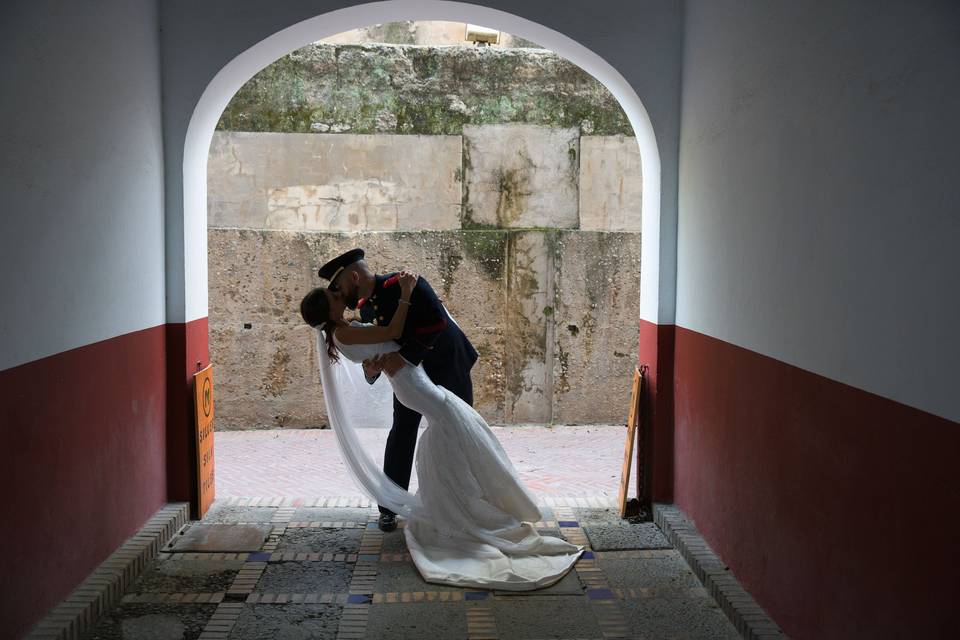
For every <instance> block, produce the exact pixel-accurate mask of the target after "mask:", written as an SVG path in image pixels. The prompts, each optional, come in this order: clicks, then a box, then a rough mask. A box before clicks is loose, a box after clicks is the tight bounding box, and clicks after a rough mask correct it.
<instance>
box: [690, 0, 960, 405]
mask: <svg viewBox="0 0 960 640" xmlns="http://www.w3.org/2000/svg"><path fill="white" fill-rule="evenodd" d="M686 17H687V25H686V32H685V36H686V50H685V56H684V82H683V87H684V89H683V110H682V118H683V135H682V150H681V164H680V169H681V172H682V176H681V191H680V215H679V225H680V227H679V228H680V233H679V241H678V250H679V264H678V274H677V283H678V294H677V296H678V297H677V324H678V325H680V326H683V327H685V328H688V329H693V330H695V331H697V332H700V333H703V334H706V335H709V336H712V337H715V338H719V339H721V340H724V341H726V342H729V343H733V344H735V345H738V346H740V347H744V348H746V349H750V350H752V351H755V352H758V353H761V354H763V355H766V356H769V357H773V358H776V359H778V360H782V361H784V362H787V363H790V364H792V365H795V366H798V367H800V368H802V369H806V370H808V371H812V372H814V373H818V374H820V375H823V376H825V377H828V378H831V379H833V380H836V381H839V382H843V383H846V384H849V385H852V386H854V387H857V388H860V389H864V390H866V391H869V392H871V393H875V394H878V395H880V396H883V397H885V398H889V399H892V400H896V401H898V402H901V403H904V404H907V405H910V406H913V407H916V408H919V409H922V410H924V411H928V412H930V413H933V414H936V415H938V416H942V417H945V418H948V419H950V420H954V421H957V420H960V387H958V376H957V373H956V371H957V363H958V361H960V339H958V337H957V331H958V327H960V257H958V256H960V251H958V248H957V244H958V241H960V215H958V211H960V204H958V203H960V179H958V177H960V174H958V170H957V160H956V153H957V146H958V143H960V133H958V125H957V114H958V113H960V7H958V6H957V5H956V4H951V3H943V4H941V5H936V3H893V5H890V6H884V7H883V8H877V7H873V6H871V5H870V4H869V3H861V4H858V3H839V4H838V6H836V7H829V8H828V7H822V8H817V9H814V8H811V7H805V6H803V3H799V4H795V5H783V6H779V7H776V8H774V7H768V8H766V9H764V10H760V9H759V8H758V7H757V6H756V5H755V4H753V3H750V2H731V3H715V2H708V1H701V2H691V3H689V5H688V8H687V16H686ZM747 54H748V55H747Z"/></svg>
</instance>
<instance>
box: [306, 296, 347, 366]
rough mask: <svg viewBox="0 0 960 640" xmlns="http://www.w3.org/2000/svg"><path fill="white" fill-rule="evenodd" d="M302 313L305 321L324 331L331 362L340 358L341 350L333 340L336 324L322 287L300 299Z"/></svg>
mask: <svg viewBox="0 0 960 640" xmlns="http://www.w3.org/2000/svg"><path fill="white" fill-rule="evenodd" d="M300 315H301V316H302V317H303V321H304V322H306V323H307V324H308V325H310V326H311V327H314V328H315V329H320V330H322V331H323V339H324V342H326V344H327V355H328V356H330V360H331V362H336V361H337V360H339V359H340V352H339V351H337V345H336V344H334V342H333V330H334V328H335V327H336V324H335V323H334V321H333V320H331V319H330V301H329V300H328V299H327V296H326V294H324V292H323V288H322V287H317V288H316V289H313V290H311V291H310V293H308V294H307V295H305V296H304V297H303V300H301V301H300Z"/></svg>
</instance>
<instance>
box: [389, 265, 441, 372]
mask: <svg viewBox="0 0 960 640" xmlns="http://www.w3.org/2000/svg"><path fill="white" fill-rule="evenodd" d="M410 302H411V303H412V304H413V309H411V311H412V312H413V313H412V314H411V315H412V316H413V318H409V317H408V318H407V323H408V324H409V325H410V326H409V329H407V330H405V331H404V338H405V341H404V344H403V346H402V347H401V348H400V351H399V353H400V356H401V357H402V358H403V359H404V360H406V361H407V362H409V363H410V364H412V365H414V366H416V365H418V364H420V363H421V362H422V361H423V359H424V357H426V355H427V353H429V352H430V350H431V349H433V345H434V343H435V342H436V341H437V338H439V337H440V335H441V334H442V333H443V330H444V329H446V327H447V314H446V313H445V312H444V310H443V303H441V302H440V298H438V297H437V294H436V293H434V291H433V287H431V286H430V283H429V282H427V281H426V279H424V278H420V279H419V280H417V286H416V288H415V289H414V290H413V295H412V296H411V298H410ZM411 320H413V322H411Z"/></svg>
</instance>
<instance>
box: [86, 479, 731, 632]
mask: <svg viewBox="0 0 960 640" xmlns="http://www.w3.org/2000/svg"><path fill="white" fill-rule="evenodd" d="M264 502H266V503H267V504H261V503H264ZM251 503H255V504H251ZM547 503H550V504H547ZM578 503H579V504H578ZM364 504H367V506H363V505H364ZM541 512H542V517H543V520H542V522H539V523H536V524H537V527H538V528H539V529H541V530H543V531H552V532H555V533H559V535H562V536H563V537H564V538H566V539H568V540H570V541H571V542H574V543H576V544H582V545H585V546H586V547H587V551H586V552H585V553H584V554H583V556H582V557H581V559H580V560H579V561H578V562H577V564H576V566H575V568H574V570H573V571H572V572H571V573H570V574H568V575H567V576H566V577H565V578H564V579H563V580H562V581H561V582H559V583H558V584H557V585H555V586H553V587H550V588H548V589H543V590H540V591H535V592H527V593H523V594H516V593H509V594H508V593H501V592H493V591H484V590H479V589H457V588H452V587H446V586H442V585H433V584H429V583H426V582H424V581H423V580H422V578H421V577H420V575H419V574H418V573H417V571H416V568H415V567H414V565H413V564H412V562H411V560H410V556H409V553H408V552H407V549H406V545H405V542H404V538H403V533H402V530H401V529H398V530H397V531H394V532H391V533H388V534H384V533H382V532H380V531H379V530H378V529H377V528H376V515H377V512H376V509H375V508H374V507H373V506H370V505H369V503H365V501H363V500H360V499H357V498H347V497H341V498H314V499H310V500H302V499H299V498H297V499H294V498H280V497H277V498H271V499H250V498H236V497H235V498H229V499H221V500H218V501H217V502H215V503H214V505H213V506H212V508H211V510H210V511H209V512H208V514H207V515H206V517H205V518H204V521H203V523H196V522H194V523H190V524H188V525H187V529H186V530H187V531H188V532H189V529H190V528H191V527H197V526H199V525H200V524H204V525H206V524H216V525H217V526H219V527H225V528H231V527H237V528H239V527H242V526H244V523H254V524H265V525H269V526H270V527H271V533H270V535H269V536H268V537H267V539H266V540H265V541H264V542H263V544H262V546H261V548H260V549H259V550H257V551H254V552H222V551H217V550H207V551H190V552H179V553H178V552H171V551H170V549H176V548H177V546H176V545H175V544H173V545H167V546H166V547H164V551H162V552H161V553H160V554H159V556H158V559H157V560H155V561H153V562H152V563H150V564H149V565H148V566H147V567H146V568H145V570H144V571H143V572H142V573H141V575H140V577H139V578H138V579H137V580H136V581H134V582H132V583H131V584H130V585H129V586H128V587H127V589H126V592H125V594H124V596H123V598H122V600H121V602H120V604H119V605H117V606H116V607H114V608H113V609H112V610H110V611H108V612H107V613H106V614H104V615H103V616H102V617H101V618H100V620H99V621H98V622H97V624H96V625H95V626H94V627H93V628H92V629H91V630H90V631H88V632H87V633H86V634H84V636H83V638H84V639H85V640H107V639H111V640H113V639H120V638H123V639H158V640H159V639H167V638H169V639H174V638H177V639H180V638H186V639H188V640H193V639H197V638H199V639H203V640H207V639H213V638H220V639H227V640H229V639H240V638H276V639H288V638H289V639H301V638H330V639H343V640H348V639H371V640H373V639H377V640H379V639H381V638H387V639H393V638H397V639H402V638H410V639H415V640H429V639H432V638H438V639H446V638H450V639H457V640H459V639H467V640H472V639H478V640H479V639H490V640H497V639H503V640H538V639H545V638H558V639H568V640H572V639H574V638H590V639H601V638H642V639H654V638H656V639H661V638H676V639H707V638H717V639H721V640H724V639H734V638H738V637H739V635H738V634H737V632H736V630H735V629H734V628H733V626H732V625H731V624H730V622H728V620H727V618H726V617H725V615H724V613H723V612H722V611H721V609H720V608H719V607H718V606H717V604H716V602H715V601H714V600H713V599H712V598H711V597H710V595H709V594H708V593H707V592H706V591H705V590H704V588H703V587H702V586H701V585H700V583H699V582H698V580H697V578H696V577H695V576H694V575H693V573H692V572H691V570H690V568H689V567H688V566H687V564H686V562H685V561H684V560H683V558H682V557H681V556H680V555H679V553H678V552H677V551H676V550H674V549H672V548H669V545H667V548H663V547H664V545H663V539H662V537H658V535H657V533H656V531H652V530H651V527H653V528H654V529H655V528H656V527H655V525H652V524H651V523H640V524H631V523H628V522H625V521H622V520H621V519H620V518H619V516H618V515H617V513H616V512H615V510H614V509H613V507H612V501H610V500H606V501H604V500H602V499H600V498H598V497H591V498H572V499H561V498H545V499H544V504H543V505H542V506H541ZM587 527H591V528H592V529H593V530H594V531H600V530H602V529H603V528H604V527H605V528H607V529H609V530H610V531H614V532H616V533H615V534H610V533H609V532H607V534H606V535H607V538H608V539H610V540H614V541H615V543H616V544H614V545H613V546H615V547H616V548H617V549H618V550H617V551H596V550H592V549H591V548H590V539H589V538H588V534H587V533H586V532H585V529H586V528H587ZM631 528H636V531H630V529H631ZM216 543H217V544H223V545H224V546H228V545H229V535H224V536H218V537H217V539H216ZM627 546H629V547H631V548H628V549H625V548H623V547H627Z"/></svg>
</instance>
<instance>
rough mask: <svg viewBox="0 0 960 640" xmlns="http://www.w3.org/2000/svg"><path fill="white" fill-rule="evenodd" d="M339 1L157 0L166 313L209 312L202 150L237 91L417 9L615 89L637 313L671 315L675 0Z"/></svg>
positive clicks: (172, 317) (175, 317)
mask: <svg viewBox="0 0 960 640" xmlns="http://www.w3.org/2000/svg"><path fill="white" fill-rule="evenodd" d="M345 4H346V3H343V2H333V1H328V2H286V3H281V4H276V3H274V4H270V5H269V6H267V5H266V4H265V3H255V2H250V3H241V4H240V5H239V6H238V5H237V3H236V2H229V1H227V0H214V1H210V2H204V3H194V2H188V1H185V0H170V1H165V2H163V3H161V26H162V36H161V45H162V47H161V49H162V59H163V78H164V138H165V143H166V156H167V162H166V167H167V174H166V175H167V293H168V296H167V318H168V322H189V321H192V320H195V319H198V318H203V317H205V316H206V315H207V286H206V283H207V272H206V269H207V264H206V159H207V151H208V148H209V144H210V137H211V135H212V132H213V129H214V126H215V124H216V121H217V119H218V118H219V116H220V114H221V112H222V111H223V109H224V108H225V107H226V105H227V102H228V101H229V100H230V98H231V97H232V96H233V94H234V93H235V92H236V91H237V89H239V88H240V86H241V85H242V84H243V83H244V82H245V81H246V80H247V79H249V78H250V77H251V76H252V75H253V74H254V73H256V72H257V71H258V70H259V69H261V68H262V67H264V66H266V65H267V64H269V63H270V62H272V61H273V60H275V59H277V58H279V57H280V56H282V55H284V54H286V53H289V52H290V51H291V50H293V49H296V48H298V47H300V46H303V45H305V44H307V43H309V42H312V41H314V40H317V39H319V38H321V37H324V36H327V35H332V34H334V33H338V32H341V31H345V30H348V29H352V28H355V27H358V26H364V25H367V24H372V23H377V22H388V21H391V20H420V19H435V20H436V19H441V20H442V19H447V20H458V21H466V22H472V23H479V24H484V25H486V26H490V27H494V28H498V29H501V30H504V31H508V32H510V33H514V34H516V35H519V36H522V37H524V38H528V39H530V40H533V41H535V42H538V43H540V44H542V45H543V46H545V47H547V48H549V49H552V50H554V51H556V52H557V53H558V54H560V55H562V56H563V57H565V58H567V59H569V60H571V61H572V62H574V63H575V64H577V65H579V66H581V67H582V68H584V69H585V70H586V71H588V72H589V73H591V74H592V75H594V76H595V77H597V78H598V79H599V80H600V81H601V82H603V84H605V85H606V86H607V87H608V88H609V89H610V91H611V92H612V93H613V94H614V95H615V96H616V97H617V99H618V100H619V101H620V103H621V105H623V107H624V110H625V112H626V113H627V115H628V117H629V118H630V121H631V124H632V125H633V127H634V130H635V133H636V135H637V140H638V144H639V145H640V151H641V158H642V160H641V161H642V163H643V167H642V169H643V175H644V186H643V188H644V192H643V202H644V213H645V215H644V220H643V230H642V249H641V250H642V271H641V317H642V318H643V319H645V320H648V321H649V322H652V323H660V324H663V323H672V322H673V312H674V305H673V296H674V279H675V274H674V266H673V265H674V259H675V257H674V247H675V228H676V223H675V220H676V216H675V212H676V185H677V175H676V166H677V143H678V139H679V126H678V125H679V121H678V114H679V90H680V56H679V54H680V45H681V37H680V29H681V21H682V15H681V12H680V9H679V4H678V3H674V2H652V1H649V0H648V1H646V2H637V3H631V4H630V5H627V6H622V3H619V2H613V1H609V0H608V1H601V2H595V3H593V4H592V5H591V11H589V12H585V11H584V10H583V6H582V4H580V3H576V2H569V3H556V2H529V3H524V4H522V5H517V4H516V3H510V2H485V3H484V5H486V6H481V5H479V4H467V3H454V2H435V1H427V0H394V1H390V2H381V3H372V4H365V5H358V6H354V7H347V8H342V7H343V6H344V5H345ZM501 9H502V10H501ZM508 12H509V13H508ZM517 14H519V15H517ZM289 25H293V26H289ZM561 32H563V33H566V34H568V35H562V33H561ZM638 94H639V95H641V96H643V103H642V104H641V102H640V99H639V98H638ZM181 149H183V153H184V155H182V156H181V155H180V150H181ZM181 206H182V209H180V207H181Z"/></svg>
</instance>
